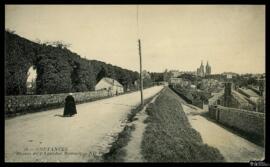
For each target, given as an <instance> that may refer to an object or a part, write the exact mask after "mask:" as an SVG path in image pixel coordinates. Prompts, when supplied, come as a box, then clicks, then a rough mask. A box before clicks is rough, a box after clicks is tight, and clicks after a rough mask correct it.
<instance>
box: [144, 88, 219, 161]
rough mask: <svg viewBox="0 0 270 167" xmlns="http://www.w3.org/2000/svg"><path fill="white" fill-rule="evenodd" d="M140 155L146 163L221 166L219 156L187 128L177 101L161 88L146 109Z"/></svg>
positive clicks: (172, 94)
mask: <svg viewBox="0 0 270 167" xmlns="http://www.w3.org/2000/svg"><path fill="white" fill-rule="evenodd" d="M146 113H147V114H148V115H149V116H148V117H147V119H146V120H145V123H147V127H146V130H145V132H144V135H143V141H142V145H141V148H142V155H143V157H144V159H146V160H147V161H149V162H223V161H224V157H223V156H222V155H221V154H220V152H219V151H218V150H217V149H216V148H213V147H211V146H208V145H206V144H204V143H203V142H202V138H201V136H200V134H199V133H198V132H197V131H195V130H194V129H192V128H191V125H190V123H189V122H188V119H187V117H186V115H185V113H184V112H183V109H182V106H181V103H180V99H179V97H178V96H177V95H176V94H175V93H174V92H173V91H172V90H170V89H169V88H165V90H164V91H163V93H162V94H161V95H160V96H159V97H158V98H157V99H156V101H155V102H154V103H152V104H150V105H149V106H148V108H147V109H146Z"/></svg>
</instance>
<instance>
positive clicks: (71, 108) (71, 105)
mask: <svg viewBox="0 0 270 167" xmlns="http://www.w3.org/2000/svg"><path fill="white" fill-rule="evenodd" d="M74 114H77V110H76V103H75V100H74V98H73V96H72V93H70V94H69V95H68V96H67V97H66V99H65V108H64V114H63V116H64V117H71V116H73V115H74Z"/></svg>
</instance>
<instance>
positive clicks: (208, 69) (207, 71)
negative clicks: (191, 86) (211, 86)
mask: <svg viewBox="0 0 270 167" xmlns="http://www.w3.org/2000/svg"><path fill="white" fill-rule="evenodd" d="M207 75H211V66H210V65H209V64H208V61H207V64H206V66H205V70H204V65H203V61H202V62H201V66H200V67H199V68H197V76H200V77H205V76H207Z"/></svg>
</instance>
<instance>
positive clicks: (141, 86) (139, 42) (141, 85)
mask: <svg viewBox="0 0 270 167" xmlns="http://www.w3.org/2000/svg"><path fill="white" fill-rule="evenodd" d="M138 44H139V56H140V83H141V84H140V89H141V106H143V105H144V103H143V78H142V55H141V40H140V39H139V40H138Z"/></svg>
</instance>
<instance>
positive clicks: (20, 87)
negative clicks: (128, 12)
mask: <svg viewBox="0 0 270 167" xmlns="http://www.w3.org/2000/svg"><path fill="white" fill-rule="evenodd" d="M5 35H6V41H5V42H6V48H5V90H6V95H22V94H25V93H26V90H27V89H26V81H27V72H28V69H29V68H30V67H31V66H33V65H34V66H36V68H37V79H36V86H37V88H36V89H37V93H38V94H46V93H67V92H70V91H75V92H77V91H89V90H94V87H95V84H96V81H99V80H100V79H101V78H103V77H110V78H113V79H116V80H118V81H119V82H120V83H121V84H123V85H124V86H125V87H126V88H128V87H132V86H133V82H134V81H135V80H137V79H138V78H139V74H138V72H134V71H130V70H127V69H122V68H120V67H117V66H113V65H111V64H106V63H104V62H101V61H96V60H87V59H84V58H81V57H80V56H79V55H78V54H76V53H73V52H71V51H70V50H68V49H67V48H66V47H68V46H70V45H67V44H66V43H64V42H62V41H55V42H47V43H46V44H44V43H43V44H41V43H42V42H41V41H40V40H38V41H37V42H38V43H34V42H32V41H29V40H27V39H24V38H22V37H20V36H18V35H16V34H12V33H9V32H5Z"/></svg>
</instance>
